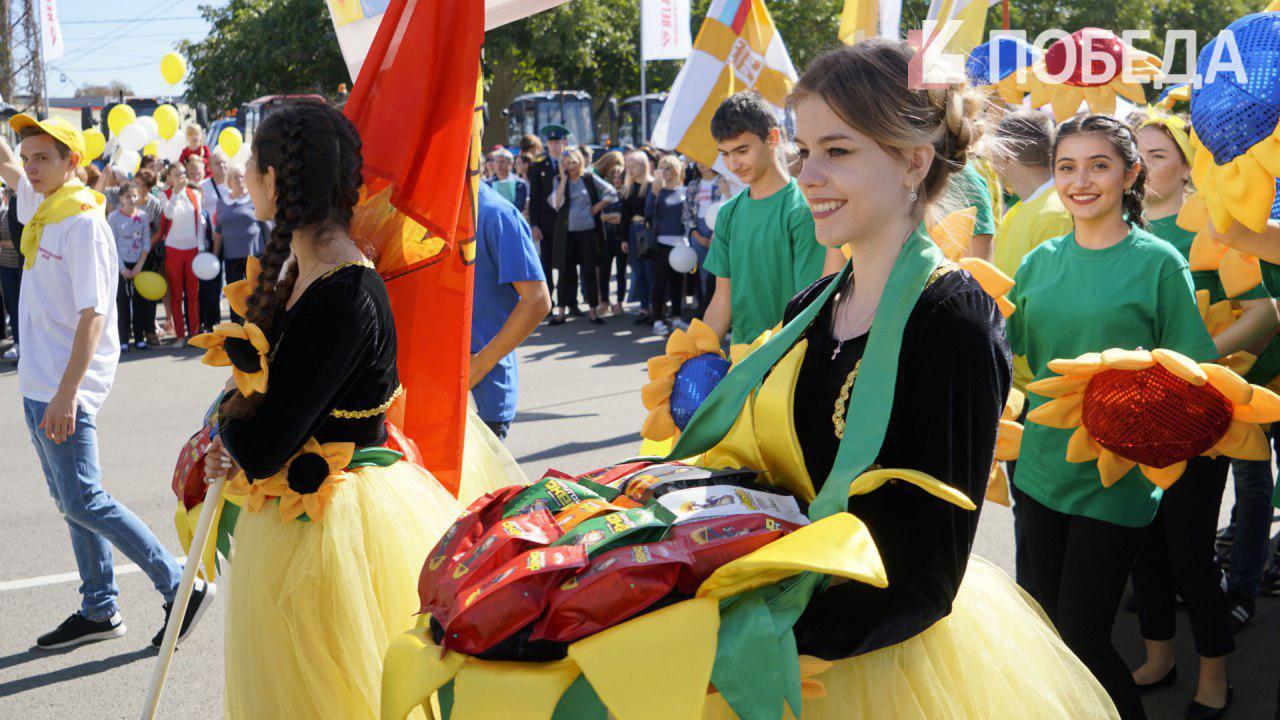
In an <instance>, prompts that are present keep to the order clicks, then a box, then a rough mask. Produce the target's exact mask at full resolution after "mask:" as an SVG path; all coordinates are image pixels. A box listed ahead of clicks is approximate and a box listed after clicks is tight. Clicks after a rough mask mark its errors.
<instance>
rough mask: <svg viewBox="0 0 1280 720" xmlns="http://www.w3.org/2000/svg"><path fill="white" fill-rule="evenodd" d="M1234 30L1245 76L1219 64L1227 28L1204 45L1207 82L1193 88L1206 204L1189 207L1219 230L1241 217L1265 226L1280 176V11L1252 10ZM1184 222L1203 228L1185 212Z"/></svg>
mask: <svg viewBox="0 0 1280 720" xmlns="http://www.w3.org/2000/svg"><path fill="white" fill-rule="evenodd" d="M1226 34H1230V35H1231V36H1233V37H1234V40H1235V46H1236V49H1237V50H1238V53H1239V57H1240V59H1241V60H1242V61H1243V62H1242V65H1243V67H1242V69H1243V71H1244V80H1243V81H1241V79H1240V78H1239V77H1238V76H1237V74H1236V73H1234V72H1231V71H1229V70H1224V69H1223V68H1221V67H1218V63H1219V60H1220V58H1219V55H1220V52H1221V49H1220V48H1218V43H1219V42H1220V41H1221V38H1222V35H1219V36H1218V37H1217V38H1214V40H1213V41H1212V42H1210V43H1209V44H1208V45H1206V46H1205V47H1204V49H1203V50H1201V51H1200V57H1199V59H1198V60H1197V62H1196V72H1197V74H1198V75H1199V76H1200V77H1203V78H1204V79H1205V82H1204V84H1203V85H1202V86H1201V87H1200V88H1199V89H1197V90H1196V91H1195V92H1193V93H1192V94H1191V122H1192V125H1193V126H1194V127H1195V132H1194V133H1192V136H1191V138H1192V143H1193V145H1194V146H1195V148H1196V150H1195V155H1196V157H1195V162H1194V163H1193V165H1192V168H1191V179H1192V181H1193V182H1194V183H1195V185H1196V188H1197V189H1198V190H1199V192H1198V193H1197V194H1198V195H1199V196H1200V197H1201V200H1200V201H1199V202H1201V203H1203V210H1201V208H1200V207H1199V206H1198V205H1197V206H1193V207H1190V208H1188V207H1185V206H1184V212H1193V213H1205V214H1207V220H1208V222H1209V223H1212V225H1213V227H1214V229H1216V230H1217V232H1219V233H1224V232H1226V231H1227V229H1228V228H1229V227H1230V226H1231V224H1232V223H1233V222H1239V223H1240V224H1241V225H1244V226H1245V227H1247V228H1249V229H1250V230H1252V231H1253V232H1262V231H1263V229H1264V228H1265V226H1266V224H1267V219H1268V217H1269V216H1270V214H1271V208H1272V204H1273V203H1274V201H1275V198H1276V183H1275V179H1276V177H1278V176H1280V127H1278V126H1280V77H1278V76H1277V75H1276V73H1275V58H1276V53H1277V52H1280V13H1276V12H1262V13H1255V14H1253V15H1246V16H1245V17H1242V18H1240V19H1239V20H1236V21H1235V22H1233V23H1231V24H1230V25H1229V26H1227V29H1226V31H1224V33H1223V35H1226ZM1188 204H1189V205H1190V203H1188ZM1179 224H1180V225H1182V226H1183V227H1185V228H1187V229H1189V230H1196V229H1197V228H1196V227H1193V226H1192V224H1189V223H1184V222H1183V221H1182V218H1181V217H1179ZM1198 224H1204V223H1203V220H1201V221H1200V223H1198ZM1254 262H1256V260H1255V261H1254Z"/></svg>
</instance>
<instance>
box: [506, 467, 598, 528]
mask: <svg viewBox="0 0 1280 720" xmlns="http://www.w3.org/2000/svg"><path fill="white" fill-rule="evenodd" d="M617 496H618V491H617V490H614V489H612V488H607V487H605V486H603V485H596V484H595V483H592V482H579V481H577V480H573V479H569V478H561V477H554V476H552V475H551V474H548V475H546V476H544V477H543V478H542V479H541V480H539V481H538V482H536V483H534V484H532V485H530V486H529V487H527V488H525V489H524V490H522V491H521V492H520V493H519V494H518V495H516V496H515V497H513V498H511V499H510V501H509V502H507V506H506V510H505V511H504V512H503V514H502V516H503V517H504V518H509V517H514V516H516V515H523V514H525V513H529V512H533V511H534V510H538V509H543V510H547V511H548V512H550V513H551V514H552V515H555V514H556V513H559V512H560V511H561V510H564V509H565V508H567V507H569V506H570V505H572V504H574V503H578V502H582V501H583V500H592V499H595V500H606V501H608V500H612V499H614V498H615V497H617Z"/></svg>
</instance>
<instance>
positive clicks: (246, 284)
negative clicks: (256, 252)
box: [222, 255, 262, 317]
mask: <svg viewBox="0 0 1280 720" xmlns="http://www.w3.org/2000/svg"><path fill="white" fill-rule="evenodd" d="M261 274H262V263H260V262H258V258H256V257H254V256H252V255H250V256H249V257H248V258H246V259H245V263H244V279H243V280H237V281H235V282H233V283H227V285H226V287H224V288H222V294H223V295H226V296H227V304H228V305H230V306H231V309H232V310H234V311H235V313H236V314H237V315H239V316H240V317H248V315H249V296H250V295H252V294H253V289H254V288H256V287H258V276H259V275H261Z"/></svg>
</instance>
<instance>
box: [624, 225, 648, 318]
mask: <svg viewBox="0 0 1280 720" xmlns="http://www.w3.org/2000/svg"><path fill="white" fill-rule="evenodd" d="M643 237H644V223H631V227H629V228H628V229H627V267H629V268H631V286H630V287H629V288H628V290H627V299H628V300H630V301H631V302H638V303H640V305H641V311H644V310H647V309H648V306H649V299H650V298H649V296H650V295H651V294H652V293H653V285H652V280H650V278H649V261H648V260H645V259H644V258H641V257H640V240H641V239H642V238H643Z"/></svg>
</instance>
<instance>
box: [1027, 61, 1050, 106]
mask: <svg viewBox="0 0 1280 720" xmlns="http://www.w3.org/2000/svg"><path fill="white" fill-rule="evenodd" d="M1037 65H1040V68H1039V69H1040V71H1041V72H1043V71H1044V67H1043V65H1042V64H1040V63H1037ZM1027 91H1028V93H1029V94H1030V95H1031V107H1033V108H1038V107H1042V106H1043V105H1044V104H1045V103H1047V102H1049V101H1050V100H1052V99H1053V86H1052V85H1050V84H1049V83H1047V82H1045V81H1043V80H1041V79H1040V73H1039V72H1036V71H1034V69H1033V71H1032V72H1030V73H1028V74H1027Z"/></svg>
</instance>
